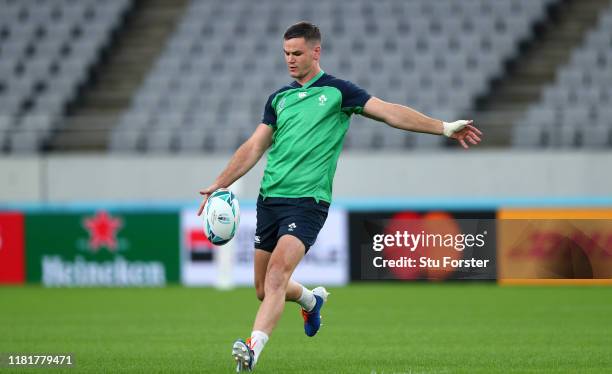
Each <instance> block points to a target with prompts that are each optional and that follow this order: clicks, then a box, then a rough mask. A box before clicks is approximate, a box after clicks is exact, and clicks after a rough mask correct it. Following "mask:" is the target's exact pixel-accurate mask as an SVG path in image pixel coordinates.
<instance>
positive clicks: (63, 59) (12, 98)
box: [0, 0, 131, 152]
mask: <svg viewBox="0 0 612 374" xmlns="http://www.w3.org/2000/svg"><path fill="white" fill-rule="evenodd" d="M130 4H131V1H130V0H112V1H97V0H0V150H1V149H3V148H8V149H9V150H11V151H14V152H20V151H24V152H35V151H37V150H39V149H40V148H41V147H42V146H43V144H44V142H45V140H46V139H47V138H48V136H49V135H50V134H51V132H52V131H53V130H54V129H55V128H56V127H57V126H58V124H60V123H61V118H62V116H63V115H64V113H65V109H66V107H67V105H68V104H69V103H71V102H73V101H74V99H75V98H76V97H77V95H78V94H79V89H80V87H82V85H83V84H84V83H85V82H86V80H87V79H88V75H89V72H90V69H91V68H92V66H94V64H96V62H97V61H98V60H99V58H100V54H101V51H102V50H103V49H104V48H106V47H107V46H108V44H109V43H110V41H111V35H112V32H113V30H115V29H116V28H117V26H118V25H119V23H120V21H121V17H122V15H123V14H124V13H125V12H126V11H127V10H128V8H129V7H130Z"/></svg>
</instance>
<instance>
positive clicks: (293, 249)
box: [232, 235, 305, 371]
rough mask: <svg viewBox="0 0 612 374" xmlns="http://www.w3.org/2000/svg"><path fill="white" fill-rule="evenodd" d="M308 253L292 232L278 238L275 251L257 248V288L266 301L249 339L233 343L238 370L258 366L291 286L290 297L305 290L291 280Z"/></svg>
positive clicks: (233, 352)
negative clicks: (256, 364)
mask: <svg viewBox="0 0 612 374" xmlns="http://www.w3.org/2000/svg"><path fill="white" fill-rule="evenodd" d="M304 253H305V248H304V245H303V244H302V242H301V241H300V240H299V239H297V238H295V237H293V236H290V235H284V236H282V237H281V238H280V239H279V240H278V243H277V245H276V248H275V249H274V252H273V253H272V254H270V253H268V252H266V251H263V250H255V289H256V292H257V297H258V298H259V299H260V300H262V303H261V305H260V306H259V311H258V312H257V316H256V318H255V324H254V327H253V332H252V333H251V337H250V338H249V339H247V340H246V341H243V340H237V341H236V342H234V345H233V346H232V356H233V357H234V359H235V360H236V362H237V364H238V365H237V367H236V371H251V370H252V369H253V367H254V366H255V363H256V362H257V359H258V358H259V354H260V353H261V351H262V350H263V347H264V345H265V344H266V342H267V341H268V336H269V334H270V333H271V332H272V330H273V329H274V327H275V326H276V324H277V323H278V320H279V319H280V316H281V314H282V313H283V309H284V307H285V299H286V297H287V290H288V288H289V291H290V293H291V295H289V296H290V297H295V295H297V294H298V292H299V293H300V294H301V293H302V291H301V289H302V288H303V287H302V286H301V285H299V284H298V283H297V282H292V283H291V285H290V282H289V281H290V278H291V274H292V273H293V270H295V267H296V266H297V264H299V262H300V260H301V259H302V258H303V257H304ZM262 285H263V290H262ZM298 298H299V297H298Z"/></svg>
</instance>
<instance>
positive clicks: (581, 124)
mask: <svg viewBox="0 0 612 374" xmlns="http://www.w3.org/2000/svg"><path fill="white" fill-rule="evenodd" d="M611 85H612V5H610V6H609V7H608V9H607V10H606V11H605V12H602V13H601V14H600V17H599V21H598V23H597V26H596V27H594V28H593V29H592V30H591V31H590V32H588V34H587V35H586V38H585V39H584V41H583V43H582V44H581V46H580V47H578V48H577V49H574V51H573V52H572V55H571V59H570V61H569V62H568V63H567V64H566V65H564V66H562V67H561V68H560V69H559V70H558V71H557V76H556V80H555V82H554V83H552V84H550V85H549V86H547V87H546V88H545V90H544V92H543V95H542V98H541V100H540V101H538V102H537V103H535V104H533V105H532V106H531V107H530V108H529V110H528V111H527V112H526V114H525V116H524V117H522V118H521V119H520V120H519V121H518V122H517V123H515V126H514V129H513V144H514V145H516V146H519V147H534V148H542V147H589V148H602V147H609V146H611V145H612V138H611V136H612V110H611V107H610V104H611V103H612V93H611V92H610V86H611Z"/></svg>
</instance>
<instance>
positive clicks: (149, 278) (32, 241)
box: [26, 211, 179, 287]
mask: <svg viewBox="0 0 612 374" xmlns="http://www.w3.org/2000/svg"><path fill="white" fill-rule="evenodd" d="M26 254H27V256H26V258H27V260H26V274H27V281H28V282H41V283H42V284H43V285H45V286H47V287H95V286H102V287H124V286H125V287H129V286H163V285H165V284H166V283H168V282H178V281H179V218H178V215H177V214H176V213H120V212H119V213H110V212H106V211H98V212H87V213H51V214H49V213H45V214H28V215H27V216H26Z"/></svg>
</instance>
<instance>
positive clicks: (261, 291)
mask: <svg viewBox="0 0 612 374" xmlns="http://www.w3.org/2000/svg"><path fill="white" fill-rule="evenodd" d="M271 256H272V253H270V252H267V251H264V250H263V249H255V292H256V293H257V298H258V299H259V300H260V301H263V299H264V297H265V295H266V292H265V288H264V285H265V280H266V271H267V270H268V262H269V261H270V257H271ZM303 289H304V286H302V285H301V284H300V283H298V282H296V281H295V280H293V279H289V283H288V284H287V292H286V295H285V300H286V301H296V302H297V301H298V300H299V299H300V297H301V296H302V291H303Z"/></svg>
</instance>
